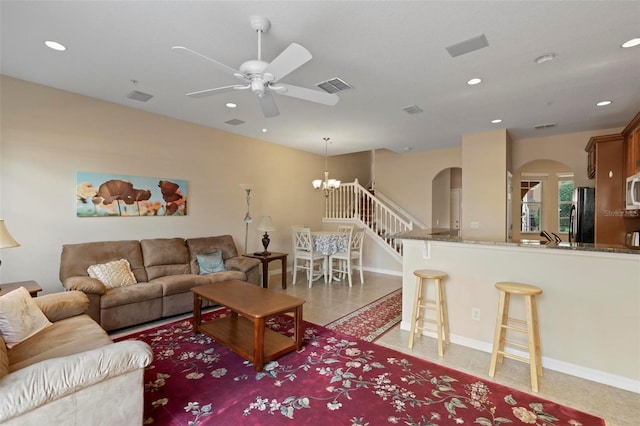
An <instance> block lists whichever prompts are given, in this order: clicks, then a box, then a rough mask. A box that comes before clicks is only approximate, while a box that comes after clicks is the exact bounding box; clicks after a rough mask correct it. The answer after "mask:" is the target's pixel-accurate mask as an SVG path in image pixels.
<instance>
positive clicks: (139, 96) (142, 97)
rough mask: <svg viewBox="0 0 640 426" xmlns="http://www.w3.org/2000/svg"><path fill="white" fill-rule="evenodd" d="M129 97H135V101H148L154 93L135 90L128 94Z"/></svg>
mask: <svg viewBox="0 0 640 426" xmlns="http://www.w3.org/2000/svg"><path fill="white" fill-rule="evenodd" d="M127 98H129V99H133V100H134V101H140V102H147V101H148V100H149V99H151V98H153V95H150V94H148V93H143V92H138V91H137V90H134V91H133V92H131V93H129V94H128V95H127Z"/></svg>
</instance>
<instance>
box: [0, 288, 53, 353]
mask: <svg viewBox="0 0 640 426" xmlns="http://www.w3.org/2000/svg"><path fill="white" fill-rule="evenodd" d="M50 325H52V324H51V322H50V321H49V320H48V319H47V317H46V316H45V315H44V314H43V313H42V311H41V310H40V308H39V307H38V305H37V304H36V302H35V301H34V300H33V299H32V298H31V295H30V294H29V292H28V291H27V289H26V288H24V287H20V288H18V289H17V290H13V291H10V292H9V293H7V294H5V295H4V296H0V335H1V336H2V338H3V339H4V342H5V344H6V345H7V348H9V349H11V348H12V347H14V346H15V345H17V344H18V343H20V342H22V341H23V340H26V339H28V338H29V337H31V336H33V335H34V334H36V333H38V332H39V331H41V330H43V329H45V328H47V327H49V326H50Z"/></svg>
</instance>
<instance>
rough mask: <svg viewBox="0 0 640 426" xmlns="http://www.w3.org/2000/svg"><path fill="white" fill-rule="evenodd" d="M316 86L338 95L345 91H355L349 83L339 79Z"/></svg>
mask: <svg viewBox="0 0 640 426" xmlns="http://www.w3.org/2000/svg"><path fill="white" fill-rule="evenodd" d="M316 86H318V87H319V88H320V89H322V90H324V91H325V92H327V93H338V92H344V91H345V90H349V89H353V87H352V86H351V85H350V84H349V83H347V82H346V81H344V80H343V79H341V78H338V77H335V78H332V79H331V80H327V81H323V82H320V83H318V84H316Z"/></svg>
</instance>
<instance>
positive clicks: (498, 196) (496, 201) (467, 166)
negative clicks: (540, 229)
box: [460, 129, 511, 241]
mask: <svg viewBox="0 0 640 426" xmlns="http://www.w3.org/2000/svg"><path fill="white" fill-rule="evenodd" d="M510 143H511V140H510V138H509V135H508V133H507V131H506V130H505V129H500V130H494V131H490V132H484V133H476V134H474V135H464V136H462V221H461V226H460V229H461V233H462V237H463V238H464V239H466V240H483V241H505V240H506V211H507V189H506V188H507V170H510V169H511V165H510V164H509V162H508V156H509V149H510V148H509V144H510ZM472 223H477V224H478V226H479V227H478V229H472V227H471V225H472Z"/></svg>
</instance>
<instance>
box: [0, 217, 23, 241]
mask: <svg viewBox="0 0 640 426" xmlns="http://www.w3.org/2000/svg"><path fill="white" fill-rule="evenodd" d="M18 246H20V244H18V242H17V241H16V240H14V239H13V237H12V236H11V234H9V231H8V230H7V227H6V226H5V225H4V220H0V248H10V247H18Z"/></svg>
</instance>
